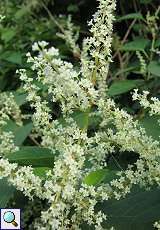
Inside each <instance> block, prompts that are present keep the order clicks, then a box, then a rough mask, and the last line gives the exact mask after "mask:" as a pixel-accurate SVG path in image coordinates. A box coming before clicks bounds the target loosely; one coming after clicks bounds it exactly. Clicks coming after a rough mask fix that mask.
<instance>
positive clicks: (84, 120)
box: [71, 111, 89, 129]
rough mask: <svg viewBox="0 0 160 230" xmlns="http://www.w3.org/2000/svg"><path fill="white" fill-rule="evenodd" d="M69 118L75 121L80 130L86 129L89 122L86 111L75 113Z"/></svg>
mask: <svg viewBox="0 0 160 230" xmlns="http://www.w3.org/2000/svg"><path fill="white" fill-rule="evenodd" d="M71 117H72V118H73V119H74V120H75V121H76V123H77V125H78V126H79V128H80V129H87V127H88V122H89V112H88V111H86V112H81V111H76V112H74V113H73V114H72V115H71Z"/></svg>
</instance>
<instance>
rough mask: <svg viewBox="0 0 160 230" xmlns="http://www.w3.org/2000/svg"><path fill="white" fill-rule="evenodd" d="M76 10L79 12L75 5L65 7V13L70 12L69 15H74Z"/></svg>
mask: <svg viewBox="0 0 160 230" xmlns="http://www.w3.org/2000/svg"><path fill="white" fill-rule="evenodd" d="M78 10H79V8H78V5H77V4H70V5H69V6H68V7H67V11H68V12H70V13H76V12H78Z"/></svg>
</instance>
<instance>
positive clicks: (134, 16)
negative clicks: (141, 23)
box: [116, 13, 143, 22]
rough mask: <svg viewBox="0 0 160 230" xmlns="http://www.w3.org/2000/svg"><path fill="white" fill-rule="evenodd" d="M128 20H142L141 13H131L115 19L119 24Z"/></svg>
mask: <svg viewBox="0 0 160 230" xmlns="http://www.w3.org/2000/svg"><path fill="white" fill-rule="evenodd" d="M129 19H143V16H142V14H141V13H131V14H126V15H125V16H122V17H119V18H117V20H116V21H117V22H121V21H123V20H129Z"/></svg>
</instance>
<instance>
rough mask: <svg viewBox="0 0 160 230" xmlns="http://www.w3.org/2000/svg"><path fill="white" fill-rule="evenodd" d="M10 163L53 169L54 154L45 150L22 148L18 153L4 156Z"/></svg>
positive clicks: (33, 147) (31, 147) (30, 147)
mask: <svg viewBox="0 0 160 230" xmlns="http://www.w3.org/2000/svg"><path fill="white" fill-rule="evenodd" d="M6 158H8V160H9V161H10V162H11V163H14V162H16V163H18V164H19V165H32V166H33V167H53V166H54V154H53V153H52V152H51V150H49V149H47V148H41V147H35V146H24V147H22V148H21V149H20V150H19V151H17V152H14V153H12V154H8V155H7V156H6Z"/></svg>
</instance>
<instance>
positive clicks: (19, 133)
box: [3, 120, 33, 146]
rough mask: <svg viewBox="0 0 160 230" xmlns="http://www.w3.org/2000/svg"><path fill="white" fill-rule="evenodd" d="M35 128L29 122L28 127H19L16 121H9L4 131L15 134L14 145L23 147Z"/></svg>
mask: <svg viewBox="0 0 160 230" xmlns="http://www.w3.org/2000/svg"><path fill="white" fill-rule="evenodd" d="M32 128H33V124H32V122H29V123H28V124H26V125H23V126H18V125H17V124H16V123H15V122H14V121H12V120H8V121H7V124H6V125H5V126H4V127H3V130H4V131H6V132H9V131H11V132H13V134H14V143H15V145H18V146H20V145H22V144H23V142H24V141H25V139H26V138H27V137H28V135H29V134H30V132H31V130H32Z"/></svg>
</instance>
